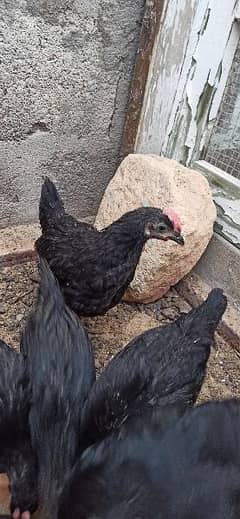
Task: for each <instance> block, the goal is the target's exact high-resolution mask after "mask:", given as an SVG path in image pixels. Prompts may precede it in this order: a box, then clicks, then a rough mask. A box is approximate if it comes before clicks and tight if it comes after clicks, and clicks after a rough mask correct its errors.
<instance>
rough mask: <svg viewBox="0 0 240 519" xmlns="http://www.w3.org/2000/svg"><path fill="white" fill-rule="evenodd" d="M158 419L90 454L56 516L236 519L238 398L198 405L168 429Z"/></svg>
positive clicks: (130, 428) (239, 510) (239, 509)
mask: <svg viewBox="0 0 240 519" xmlns="http://www.w3.org/2000/svg"><path fill="white" fill-rule="evenodd" d="M168 411H169V413H170V414H171V413H172V412H173V411H172V410H171V407H169V408H168ZM165 413H166V409H165ZM174 415H175V411H174ZM163 419H164V417H163V414H162V413H161V412H159V413H158V415H157V419H156V415H155V418H154V420H153V418H152V417H151V415H149V413H147V414H144V415H143V416H142V417H141V418H139V419H138V422H139V423H138V426H137V427H136V425H135V424H134V420H133V422H130V423H129V424H128V425H127V426H124V427H123V428H122V429H121V431H120V432H118V433H115V434H113V435H111V436H109V437H108V438H106V439H105V440H103V441H102V442H100V443H98V444H95V445H93V446H92V447H90V448H89V449H87V450H86V451H85V452H84V454H83V455H82V457H81V458H80V460H79V462H78V463H77V465H76V467H75V469H74V471H73V474H72V476H71V479H70V480H69V482H68V485H66V487H65V490H64V493H63V495H62V499H61V507H60V511H59V515H58V519H75V518H76V517H77V518H78V519H91V518H93V517H94V518H95V519H103V518H104V519H116V518H117V519H139V518H144V519H156V518H158V519H176V517H177V518H178V519H192V518H194V519H202V518H203V517H204V518H205V519H230V518H231V519H238V518H239V517H240V498H239V481H240V436H239V429H240V401H234V400H232V401H231V400H230V401H226V402H211V403H207V404H203V405H201V406H199V407H196V408H194V409H191V410H188V411H186V413H185V414H184V415H183V416H182V417H181V416H180V417H178V418H177V417H176V415H175V416H174V420H172V423H171V422H169V423H168V427H166V428H165V429H163V426H162V421H163ZM158 424H159V428H158Z"/></svg>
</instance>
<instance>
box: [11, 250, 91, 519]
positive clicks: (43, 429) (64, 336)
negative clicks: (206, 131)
mask: <svg viewBox="0 0 240 519" xmlns="http://www.w3.org/2000/svg"><path fill="white" fill-rule="evenodd" d="M40 278H41V279H40V289H39V296H38V302H37V307H36V310H35V311H34V312H33V314H32V315H31V316H30V318H29V320H28V322H27V325H26V328H25V330H24V333H23V337H22V343H21V349H22V351H23V352H24V354H25V355H26V358H27V364H28V369H29V373H30V376H31V384H32V404H31V410H30V414H29V421H30V430H31V436H32V442H33V447H34V449H35V451H36V454H37V459H38V486H39V502H40V509H41V512H42V514H43V517H44V519H54V517H56V514H57V503H58V496H59V494H60V492H61V489H62V487H63V485H64V478H66V477H67V475H68V473H69V471H70V470H71V468H72V465H73V464H74V462H75V459H76V456H77V452H78V448H79V434H80V419H81V412H82V407H83V405H84V402H85V399H86V397H87V395H88V392H89V390H90V388H91V386H92V384H93V382H94V380H95V368H94V360H93V354H92V349H91V343H90V340H89V338H88V336H87V333H86V331H85V330H84V328H83V327H82V325H81V323H80V320H79V319H78V317H77V316H75V315H74V314H73V312H72V311H71V310H70V309H69V308H68V307H67V306H66V305H65V302H64V299H63V296H62V294H61V291H60V288H59V286H58V283H57V281H56V279H55V278H54V276H53V274H52V272H51V270H50V269H49V267H48V265H47V263H46V262H45V261H44V260H41V261H40Z"/></svg>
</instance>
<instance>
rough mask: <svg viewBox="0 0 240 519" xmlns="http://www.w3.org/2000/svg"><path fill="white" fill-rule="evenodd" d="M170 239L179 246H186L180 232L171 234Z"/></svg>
mask: <svg viewBox="0 0 240 519" xmlns="http://www.w3.org/2000/svg"><path fill="white" fill-rule="evenodd" d="M168 239H169V240H172V241H175V242H176V243H178V245H184V243H185V242H184V238H183V236H182V235H181V234H180V233H178V232H174V233H172V234H170V235H169V236H168Z"/></svg>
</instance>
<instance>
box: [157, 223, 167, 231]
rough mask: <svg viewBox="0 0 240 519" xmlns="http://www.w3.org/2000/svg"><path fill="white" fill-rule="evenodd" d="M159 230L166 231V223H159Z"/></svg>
mask: <svg viewBox="0 0 240 519" xmlns="http://www.w3.org/2000/svg"><path fill="white" fill-rule="evenodd" d="M158 230H159V231H160V232H164V231H166V225H164V224H160V225H158Z"/></svg>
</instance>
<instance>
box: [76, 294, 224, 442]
mask: <svg viewBox="0 0 240 519" xmlns="http://www.w3.org/2000/svg"><path fill="white" fill-rule="evenodd" d="M226 306H227V300H226V297H225V296H224V295H223V292H222V290H220V289H214V290H212V292H210V294H209V296H208V298H207V299H206V301H205V302H204V303H203V304H202V305H200V306H199V307H198V308H196V309H193V310H191V311H190V312H189V313H188V314H182V315H181V316H180V317H179V318H178V319H177V320H176V321H175V322H173V323H170V324H167V325H164V326H160V327H158V328H155V329H152V330H148V331H147V332H145V333H143V334H142V335H140V336H139V337H137V338H135V339H133V340H132V341H131V342H130V343H129V344H128V345H127V346H126V347H125V348H124V349H123V350H121V351H120V352H119V353H118V354H117V355H116V356H115V357H114V358H113V360H112V361H110V362H109V364H108V365H107V367H106V368H105V370H104V371H103V373H102V374H101V376H100V377H99V378H98V380H97V381H96V383H95V384H94V386H93V387H92V389H91V392H90V394H89V397H88V399H87V401H86V405H85V407H84V413H83V436H84V437H83V441H85V442H86V445H90V444H91V443H94V442H95V441H97V440H98V439H99V438H103V437H104V436H106V435H107V434H109V432H110V431H111V430H114V429H116V428H118V427H119V426H120V425H121V424H122V423H123V422H125V421H126V420H127V419H128V417H129V416H133V415H136V414H141V413H143V412H144V410H145V409H146V408H149V407H150V408H151V407H156V406H159V405H161V406H163V405H166V404H175V403H181V404H182V405H184V406H188V405H192V404H194V402H195V401H196V398H197V396H198V393H199V391H200V389H201V386H202V383H203V380H204V376H205V372H206V366H207V361H208V357H209V353H210V347H211V344H212V341H213V338H214V332H215V329H216V327H217V325H218V323H219V321H220V319H221V317H222V315H223V313H224V311H225V309H226Z"/></svg>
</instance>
